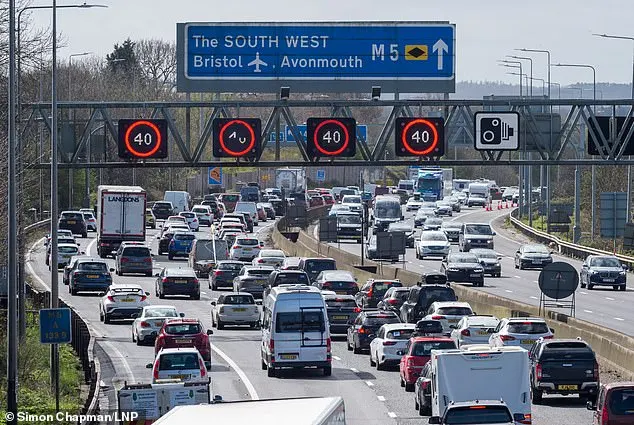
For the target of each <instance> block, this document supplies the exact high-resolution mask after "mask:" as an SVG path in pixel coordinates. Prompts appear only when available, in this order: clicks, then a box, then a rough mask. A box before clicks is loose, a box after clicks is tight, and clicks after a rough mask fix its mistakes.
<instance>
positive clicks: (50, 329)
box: [40, 308, 73, 344]
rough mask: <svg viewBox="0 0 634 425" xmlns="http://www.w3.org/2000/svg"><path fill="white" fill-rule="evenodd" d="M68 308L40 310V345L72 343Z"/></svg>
mask: <svg viewBox="0 0 634 425" xmlns="http://www.w3.org/2000/svg"><path fill="white" fill-rule="evenodd" d="M72 334H73V333H72V331H71V321H70V308H45V309H42V310H40V342H41V343H42V344H68V343H70V342H71V341H72Z"/></svg>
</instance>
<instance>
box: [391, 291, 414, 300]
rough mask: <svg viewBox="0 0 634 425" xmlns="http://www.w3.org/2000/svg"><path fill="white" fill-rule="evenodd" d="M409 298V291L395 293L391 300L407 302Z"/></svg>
mask: <svg viewBox="0 0 634 425" xmlns="http://www.w3.org/2000/svg"><path fill="white" fill-rule="evenodd" d="M408 296H409V290H407V291H394V292H392V295H391V297H390V298H395V299H397V300H402V301H405V300H406V299H407V297H408Z"/></svg>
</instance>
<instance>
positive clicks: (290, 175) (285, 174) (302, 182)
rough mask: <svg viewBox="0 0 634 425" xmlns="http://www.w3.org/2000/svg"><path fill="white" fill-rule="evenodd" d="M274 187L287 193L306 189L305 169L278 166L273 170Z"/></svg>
mask: <svg viewBox="0 0 634 425" xmlns="http://www.w3.org/2000/svg"><path fill="white" fill-rule="evenodd" d="M275 187H277V188H278V189H281V190H283V191H284V193H285V194H286V195H287V196H288V194H289V193H293V192H303V191H304V190H306V170H304V169H303V168H279V169H277V170H275Z"/></svg>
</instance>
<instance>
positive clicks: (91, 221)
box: [79, 210, 97, 232]
mask: <svg viewBox="0 0 634 425" xmlns="http://www.w3.org/2000/svg"><path fill="white" fill-rule="evenodd" d="M79 211H80V212H81V213H82V215H83V216H84V221H85V222H86V230H89V231H92V232H96V231H97V219H96V218H95V215H94V214H93V212H92V210H88V211H85V210H83V211H82V210H79Z"/></svg>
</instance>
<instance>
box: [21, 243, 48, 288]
mask: <svg viewBox="0 0 634 425" xmlns="http://www.w3.org/2000/svg"><path fill="white" fill-rule="evenodd" d="M45 241H46V238H41V239H39V240H37V241H35V242H33V245H31V249H29V252H28V255H27V261H26V268H27V269H29V274H30V275H31V276H33V279H35V280H37V283H39V284H40V285H42V286H43V287H45V288H46V290H47V291H50V290H51V287H50V286H48V285H47V284H46V283H45V282H44V281H43V280H42V278H41V277H39V276H38V275H37V273H35V269H33V266H32V265H31V263H32V262H33V258H32V257H31V256H32V254H33V251H35V247H36V246H37V245H39V244H41V243H44V242H45Z"/></svg>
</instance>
